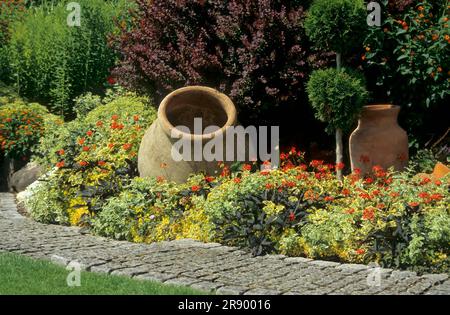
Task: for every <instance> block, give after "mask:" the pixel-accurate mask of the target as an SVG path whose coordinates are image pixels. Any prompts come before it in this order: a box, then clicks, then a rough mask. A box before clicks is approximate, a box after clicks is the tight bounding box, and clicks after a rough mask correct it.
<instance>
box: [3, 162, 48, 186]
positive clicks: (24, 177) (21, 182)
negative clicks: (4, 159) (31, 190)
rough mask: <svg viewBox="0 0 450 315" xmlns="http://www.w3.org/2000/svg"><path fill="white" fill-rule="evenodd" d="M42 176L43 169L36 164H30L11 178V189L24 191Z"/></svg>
mask: <svg viewBox="0 0 450 315" xmlns="http://www.w3.org/2000/svg"><path fill="white" fill-rule="evenodd" d="M41 174H42V168H41V167H40V166H39V165H38V164H36V163H34V162H31V163H28V164H27V165H25V166H24V167H23V168H22V169H20V170H18V171H17V172H15V173H14V174H13V175H12V176H11V184H10V185H11V188H12V189H13V190H14V191H16V192H21V191H24V190H25V189H26V188H27V187H28V186H29V185H30V184H32V183H33V182H35V181H36V180H37V179H38V178H39V176H41Z"/></svg>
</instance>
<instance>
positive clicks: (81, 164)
mask: <svg viewBox="0 0 450 315" xmlns="http://www.w3.org/2000/svg"><path fill="white" fill-rule="evenodd" d="M78 164H79V165H80V166H81V167H84V166H87V165H88V164H89V163H88V162H86V161H80V162H78Z"/></svg>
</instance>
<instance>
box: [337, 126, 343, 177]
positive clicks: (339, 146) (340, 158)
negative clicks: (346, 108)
mask: <svg viewBox="0 0 450 315" xmlns="http://www.w3.org/2000/svg"><path fill="white" fill-rule="evenodd" d="M343 148H344V146H343V145H342V129H339V128H338V129H336V166H337V165H338V164H340V163H343V161H344V153H343ZM336 175H337V178H338V179H339V180H340V181H342V170H341V169H336Z"/></svg>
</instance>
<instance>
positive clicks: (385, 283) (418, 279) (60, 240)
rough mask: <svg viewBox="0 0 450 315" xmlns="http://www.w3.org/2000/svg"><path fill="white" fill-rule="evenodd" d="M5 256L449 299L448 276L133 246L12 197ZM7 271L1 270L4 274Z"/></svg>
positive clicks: (244, 290) (143, 274) (146, 273)
mask: <svg viewBox="0 0 450 315" xmlns="http://www.w3.org/2000/svg"><path fill="white" fill-rule="evenodd" d="M0 251H8V252H15V253H19V254H22V255H26V256H30V257H34V258H43V259H48V260H52V261H53V262H55V263H58V264H61V265H67V264H68V263H70V262H71V261H77V262H79V263H81V264H82V266H83V268H85V269H86V270H87V271H92V272H104V273H110V274H117V275H124V276H129V277H133V278H138V279H147V280H154V281H159V282H163V283H167V284H169V283H170V284H177V285H185V286H190V287H193V288H197V289H202V290H207V291H215V292H216V293H218V294H250V295H251V294H263V295H265V294H289V295H291V294H449V293H450V279H449V277H448V275H447V274H429V275H423V276H418V275H417V274H416V273H413V272H408V271H396V270H391V269H381V268H371V267H367V266H365V265H356V264H339V263H335V262H327V261H318V260H310V259H305V258H288V257H285V256H281V255H269V256H263V257H251V255H249V254H247V253H245V252H244V251H242V250H239V249H236V248H232V247H227V246H222V245H220V244H216V243H210V244H204V243H200V242H196V241H193V240H179V241H172V242H161V243H154V244H135V243H129V242H122V241H115V240H111V239H106V238H101V237H96V236H92V235H86V234H81V233H80V232H79V229H78V228H73V227H63V226H57V225H45V224H40V223H37V222H34V221H32V220H31V219H29V218H25V217H23V216H21V215H20V214H19V213H18V212H17V207H16V203H15V197H14V195H13V194H8V193H0ZM0 272H1V270H0Z"/></svg>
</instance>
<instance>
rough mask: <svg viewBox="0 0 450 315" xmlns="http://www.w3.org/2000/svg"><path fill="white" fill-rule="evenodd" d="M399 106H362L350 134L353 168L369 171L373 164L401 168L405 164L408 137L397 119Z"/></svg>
mask: <svg viewBox="0 0 450 315" xmlns="http://www.w3.org/2000/svg"><path fill="white" fill-rule="evenodd" d="M399 112H400V106H395V105H368V106H364V108H363V111H362V113H361V117H360V119H359V123H358V127H357V128H356V130H355V131H353V133H352V134H351V136H350V159H351V167H352V171H354V170H355V169H357V168H358V169H360V170H361V173H362V174H363V175H364V174H369V173H371V172H372V168H373V166H375V165H379V166H382V167H383V168H384V169H388V168H390V167H394V169H395V170H396V171H401V170H403V169H404V168H405V167H406V165H407V164H408V158H409V153H408V136H407V134H406V132H405V130H403V129H402V128H401V127H400V126H399V125H398V122H397V118H398V113H399Z"/></svg>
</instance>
